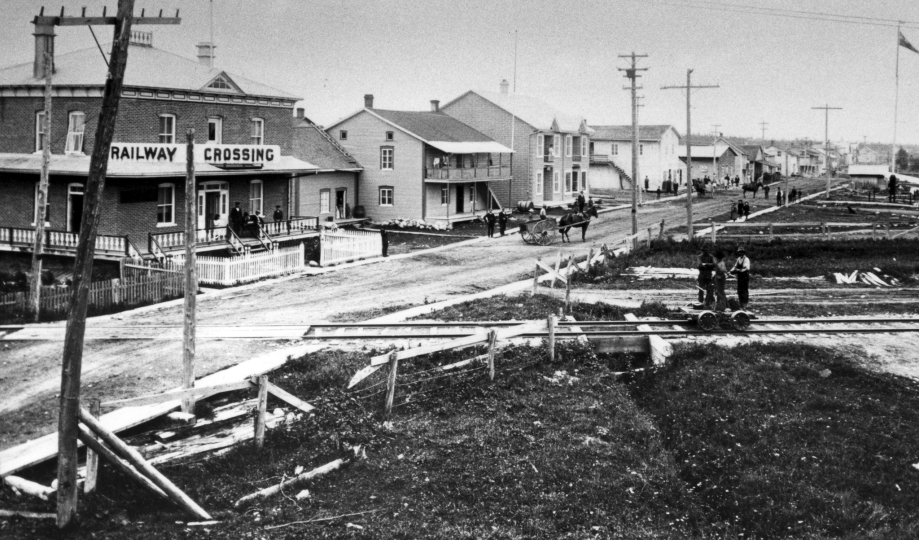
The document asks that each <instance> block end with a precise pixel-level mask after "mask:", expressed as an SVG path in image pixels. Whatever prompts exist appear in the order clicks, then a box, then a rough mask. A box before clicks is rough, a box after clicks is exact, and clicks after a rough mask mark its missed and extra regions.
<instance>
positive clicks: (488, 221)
mask: <svg viewBox="0 0 919 540" xmlns="http://www.w3.org/2000/svg"><path fill="white" fill-rule="evenodd" d="M484 219H485V228H486V234H487V235H488V237H489V238H494V236H495V223H497V224H498V230H499V232H500V233H501V236H504V231H505V230H506V229H507V214H506V213H505V212H504V210H501V211H500V212H498V215H497V216H496V215H495V213H494V212H492V210H491V208H489V209H488V213H486V214H485V218H484Z"/></svg>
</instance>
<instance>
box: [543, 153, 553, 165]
mask: <svg viewBox="0 0 919 540" xmlns="http://www.w3.org/2000/svg"><path fill="white" fill-rule="evenodd" d="M554 160H555V156H553V155H552V154H543V156H542V161H543V163H552V161H554Z"/></svg>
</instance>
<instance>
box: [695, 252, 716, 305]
mask: <svg viewBox="0 0 919 540" xmlns="http://www.w3.org/2000/svg"><path fill="white" fill-rule="evenodd" d="M714 271H715V258H714V257H712V254H711V251H710V249H709V247H708V246H703V247H702V254H701V255H699V303H700V304H702V308H703V309H712V304H713V303H714V301H715V282H714V280H713V279H712V277H713V276H712V274H713V272H714Z"/></svg>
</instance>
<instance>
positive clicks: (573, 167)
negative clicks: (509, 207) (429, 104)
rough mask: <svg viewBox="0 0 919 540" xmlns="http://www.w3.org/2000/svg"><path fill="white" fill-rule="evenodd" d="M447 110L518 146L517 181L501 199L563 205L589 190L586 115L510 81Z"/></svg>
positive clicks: (451, 104) (470, 93) (475, 92)
mask: <svg viewBox="0 0 919 540" xmlns="http://www.w3.org/2000/svg"><path fill="white" fill-rule="evenodd" d="M443 111H444V112H445V113H447V114H449V115H450V116H453V117H455V118H457V119H458V120H460V121H461V122H463V123H465V124H468V125H469V126H472V127H473V128H475V129H476V130H478V131H481V132H482V133H484V134H485V135H487V136H488V137H491V138H492V139H494V140H495V141H497V142H499V143H501V144H503V145H505V146H508V147H510V148H512V149H513V150H514V152H515V156H514V163H513V171H512V172H513V180H512V181H511V182H509V183H508V184H507V185H506V190H507V191H504V190H499V191H498V192H497V197H498V199H499V200H501V201H502V202H504V201H507V204H512V202H513V201H532V202H533V204H535V205H543V204H545V205H548V206H562V205H567V204H569V203H571V202H573V201H574V199H575V198H576V197H577V193H578V192H579V191H581V190H584V192H585V195H587V194H589V190H590V187H589V184H588V181H587V173H588V172H589V170H590V156H589V153H588V148H589V143H590V135H591V129H590V128H589V127H587V122H586V121H585V120H584V118H582V117H579V116H574V115H570V114H566V113H563V112H561V111H559V110H557V109H555V108H554V107H552V106H550V105H548V104H546V103H544V102H542V101H540V100H538V99H535V98H532V97H527V96H521V95H517V94H510V93H508V83H507V81H502V82H501V85H500V92H485V91H481V90H470V91H468V92H466V93H465V94H463V95H461V96H459V97H457V98H456V99H453V100H452V101H449V102H448V103H447V104H445V105H444V106H443ZM502 187H505V186H502Z"/></svg>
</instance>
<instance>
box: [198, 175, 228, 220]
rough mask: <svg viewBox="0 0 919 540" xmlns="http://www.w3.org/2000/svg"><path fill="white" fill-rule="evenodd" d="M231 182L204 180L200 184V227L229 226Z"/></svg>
mask: <svg viewBox="0 0 919 540" xmlns="http://www.w3.org/2000/svg"><path fill="white" fill-rule="evenodd" d="M229 199H230V183H229V182H202V183H201V184H199V185H198V228H199V229H214V228H222V227H226V226H227V221H228V218H229V215H230V208H229Z"/></svg>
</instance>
